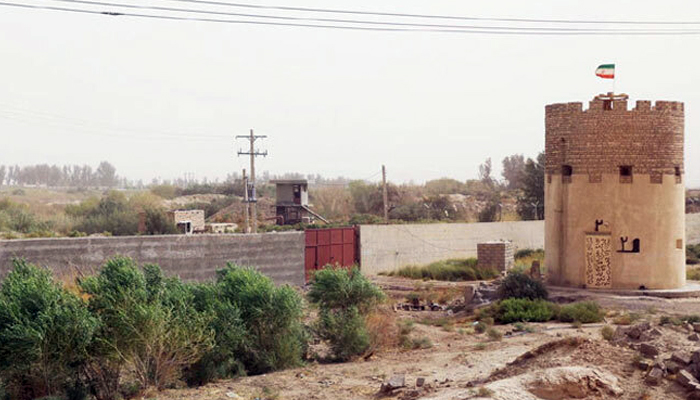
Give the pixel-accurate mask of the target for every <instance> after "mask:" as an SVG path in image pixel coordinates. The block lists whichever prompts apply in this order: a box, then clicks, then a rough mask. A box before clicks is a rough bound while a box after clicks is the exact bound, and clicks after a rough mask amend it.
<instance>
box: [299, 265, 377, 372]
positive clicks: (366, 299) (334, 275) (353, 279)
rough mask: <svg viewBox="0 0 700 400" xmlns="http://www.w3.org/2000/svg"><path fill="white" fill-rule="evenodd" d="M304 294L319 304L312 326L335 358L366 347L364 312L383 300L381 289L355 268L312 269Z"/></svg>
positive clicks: (346, 357)
mask: <svg viewBox="0 0 700 400" xmlns="http://www.w3.org/2000/svg"><path fill="white" fill-rule="evenodd" d="M308 297H309V300H310V301H311V302H312V303H314V304H317V305H318V306H319V308H320V312H319V322H318V324H317V326H316V330H317V332H318V334H319V336H320V337H321V338H322V339H324V340H327V341H328V342H329V344H330V346H331V351H332V353H333V357H334V358H335V359H337V360H341V361H347V360H350V359H352V358H353V357H356V356H359V355H362V354H364V353H365V352H366V351H367V350H368V349H369V348H370V346H371V342H370V335H369V333H368V331H367V327H366V324H365V317H364V316H365V315H367V314H368V313H370V312H371V311H372V310H373V309H374V308H375V307H376V306H377V304H378V303H379V302H380V301H382V300H384V293H383V292H382V291H381V289H379V288H378V287H377V286H375V285H374V284H373V283H372V282H370V281H369V280H368V279H367V278H366V277H365V276H364V275H362V273H360V270H359V269H357V268H353V269H352V270H351V271H348V270H347V269H346V268H325V269H323V270H320V271H318V272H316V274H315V275H314V279H313V281H312V283H311V290H310V291H309V294H308Z"/></svg>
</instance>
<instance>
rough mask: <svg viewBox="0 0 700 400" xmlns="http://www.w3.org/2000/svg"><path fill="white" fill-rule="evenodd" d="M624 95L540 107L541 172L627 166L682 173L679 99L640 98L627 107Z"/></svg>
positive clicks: (594, 172) (594, 176) (595, 175)
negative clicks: (585, 104)
mask: <svg viewBox="0 0 700 400" xmlns="http://www.w3.org/2000/svg"><path fill="white" fill-rule="evenodd" d="M627 103H628V101H627V96H626V95H600V96H596V97H595V98H594V99H593V100H591V101H590V102H589V104H588V108H587V109H585V110H584V109H583V103H580V102H574V103H560V104H550V105H548V106H546V108H545V128H546V135H545V136H546V141H545V147H546V149H545V150H546V155H547V158H546V160H547V161H546V172H547V174H548V175H549V177H548V179H550V180H551V175H556V174H562V173H563V174H568V175H574V174H588V175H589V176H590V179H591V182H595V181H596V180H599V179H600V175H601V174H618V173H620V168H621V167H631V168H632V171H633V172H634V174H647V175H650V176H653V178H652V180H654V181H658V180H660V179H663V175H674V176H677V177H680V176H682V174H683V141H684V110H683V103H682V102H676V101H657V102H656V103H652V102H651V101H647V100H639V101H637V102H636V104H635V107H634V108H632V109H628V104H627Z"/></svg>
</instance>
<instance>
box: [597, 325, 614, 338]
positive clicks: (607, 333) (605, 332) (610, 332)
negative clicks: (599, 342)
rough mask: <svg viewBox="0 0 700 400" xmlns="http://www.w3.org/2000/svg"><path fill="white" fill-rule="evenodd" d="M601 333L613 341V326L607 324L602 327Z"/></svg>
mask: <svg viewBox="0 0 700 400" xmlns="http://www.w3.org/2000/svg"><path fill="white" fill-rule="evenodd" d="M600 335H601V336H603V339H605V340H607V341H611V340H613V337H614V336H615V330H614V329H613V328H612V326H610V325H605V326H604V327H602V328H600Z"/></svg>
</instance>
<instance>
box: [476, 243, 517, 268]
mask: <svg viewBox="0 0 700 400" xmlns="http://www.w3.org/2000/svg"><path fill="white" fill-rule="evenodd" d="M476 254H477V255H476V257H477V258H478V260H479V263H478V264H479V266H480V267H485V268H493V269H495V270H496V271H499V272H506V271H508V270H510V269H511V268H513V267H514V266H515V258H514V252H513V243H511V242H506V241H494V242H486V243H477V245H476Z"/></svg>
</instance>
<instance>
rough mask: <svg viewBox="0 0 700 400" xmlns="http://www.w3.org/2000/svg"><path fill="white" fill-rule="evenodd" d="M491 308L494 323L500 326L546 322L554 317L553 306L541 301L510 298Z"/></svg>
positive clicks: (554, 310) (554, 309)
mask: <svg viewBox="0 0 700 400" xmlns="http://www.w3.org/2000/svg"><path fill="white" fill-rule="evenodd" d="M493 307H494V315H495V318H496V321H497V322H499V323H502V324H509V323H511V322H546V321H549V320H551V319H553V318H554V317H555V316H556V307H555V305H554V304H552V303H550V302H548V301H545V300H542V299H537V300H530V299H516V298H510V299H505V300H501V301H500V302H498V303H496V304H495V305H494V306H493Z"/></svg>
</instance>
